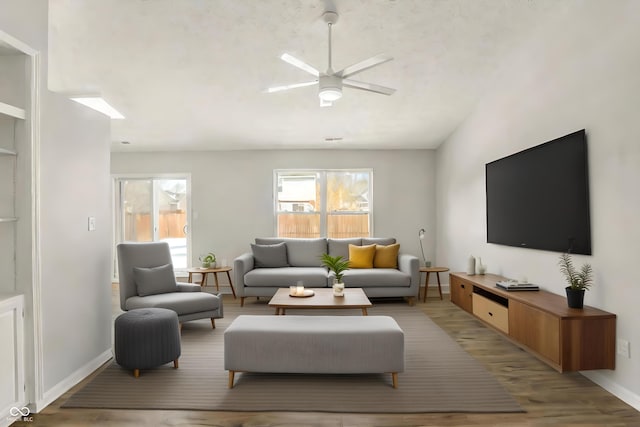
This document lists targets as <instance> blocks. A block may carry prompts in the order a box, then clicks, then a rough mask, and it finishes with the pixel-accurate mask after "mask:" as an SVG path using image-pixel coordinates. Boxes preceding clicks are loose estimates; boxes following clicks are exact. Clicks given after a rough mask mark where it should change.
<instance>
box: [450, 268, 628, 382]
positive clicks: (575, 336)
mask: <svg viewBox="0 0 640 427" xmlns="http://www.w3.org/2000/svg"><path fill="white" fill-rule="evenodd" d="M501 280H507V279H506V278H504V277H502V276H498V275H495V274H485V275H473V276H470V275H467V274H465V273H451V274H450V275H449V284H450V287H451V301H452V302H453V303H454V304H456V305H458V306H459V307H460V308H462V309H463V310H465V311H467V312H469V313H471V314H472V315H474V316H476V317H477V318H478V319H480V320H481V321H483V322H484V323H485V324H487V325H489V326H491V327H493V328H495V329H496V330H497V331H499V332H501V333H502V334H504V335H505V336H506V337H507V338H508V339H509V340H510V341H512V342H513V343H514V344H516V345H518V346H519V347H521V348H523V349H525V350H527V351H528V352H529V353H531V354H533V355H534V356H536V357H538V358H539V359H540V360H542V361H543V362H545V363H547V364H549V365H550V366H551V367H553V368H554V369H556V370H558V371H560V372H564V371H584V370H590V369H614V368H615V341H616V315H615V314H612V313H608V312H606V311H603V310H599V309H597V308H593V307H588V306H585V307H584V308H583V309H575V308H569V307H568V306H567V300H566V298H565V297H563V296H560V295H556V294H553V293H551V292H546V291H542V290H540V291H506V290H503V289H500V288H497V287H496V283H497V282H498V281H501Z"/></svg>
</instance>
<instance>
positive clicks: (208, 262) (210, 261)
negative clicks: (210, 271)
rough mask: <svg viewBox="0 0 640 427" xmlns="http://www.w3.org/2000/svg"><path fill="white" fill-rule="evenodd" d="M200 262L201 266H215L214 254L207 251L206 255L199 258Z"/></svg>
mask: <svg viewBox="0 0 640 427" xmlns="http://www.w3.org/2000/svg"><path fill="white" fill-rule="evenodd" d="M198 259H199V260H200V262H201V263H202V264H201V266H202V268H216V254H214V253H213V252H209V253H208V254H206V255H201V256H200V257H199V258H198Z"/></svg>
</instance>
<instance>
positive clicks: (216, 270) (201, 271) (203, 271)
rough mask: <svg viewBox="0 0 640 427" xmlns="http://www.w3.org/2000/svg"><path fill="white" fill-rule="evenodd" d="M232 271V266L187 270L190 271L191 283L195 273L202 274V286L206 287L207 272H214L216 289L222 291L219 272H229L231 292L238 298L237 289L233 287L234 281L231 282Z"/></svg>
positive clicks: (234, 297)
mask: <svg viewBox="0 0 640 427" xmlns="http://www.w3.org/2000/svg"><path fill="white" fill-rule="evenodd" d="M230 271H231V267H218V268H201V267H195V268H189V269H187V272H188V273H189V283H193V281H192V280H193V275H194V274H202V281H201V282H200V286H202V287H205V286H206V285H207V274H208V273H213V278H214V279H215V281H216V291H220V284H219V282H218V273H227V278H228V279H229V287H230V288H231V293H232V294H233V299H236V291H235V289H233V283H231V275H230V274H229V272H230Z"/></svg>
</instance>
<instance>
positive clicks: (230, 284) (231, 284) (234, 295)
mask: <svg viewBox="0 0 640 427" xmlns="http://www.w3.org/2000/svg"><path fill="white" fill-rule="evenodd" d="M227 279H229V287H230V288H231V293H232V294H233V299H236V290H235V289H233V283H231V275H230V274H229V272H228V271H227Z"/></svg>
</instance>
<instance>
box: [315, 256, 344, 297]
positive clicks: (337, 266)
mask: <svg viewBox="0 0 640 427" xmlns="http://www.w3.org/2000/svg"><path fill="white" fill-rule="evenodd" d="M320 259H321V261H322V265H324V266H325V267H327V268H328V269H329V270H331V271H333V273H334V274H335V276H336V279H335V283H334V284H333V295H335V296H337V297H341V296H344V283H343V282H342V278H343V276H344V272H345V271H346V270H348V269H349V260H348V259H344V258H342V256H340V255H336V256H331V255H329V254H322V256H321V257H320Z"/></svg>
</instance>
